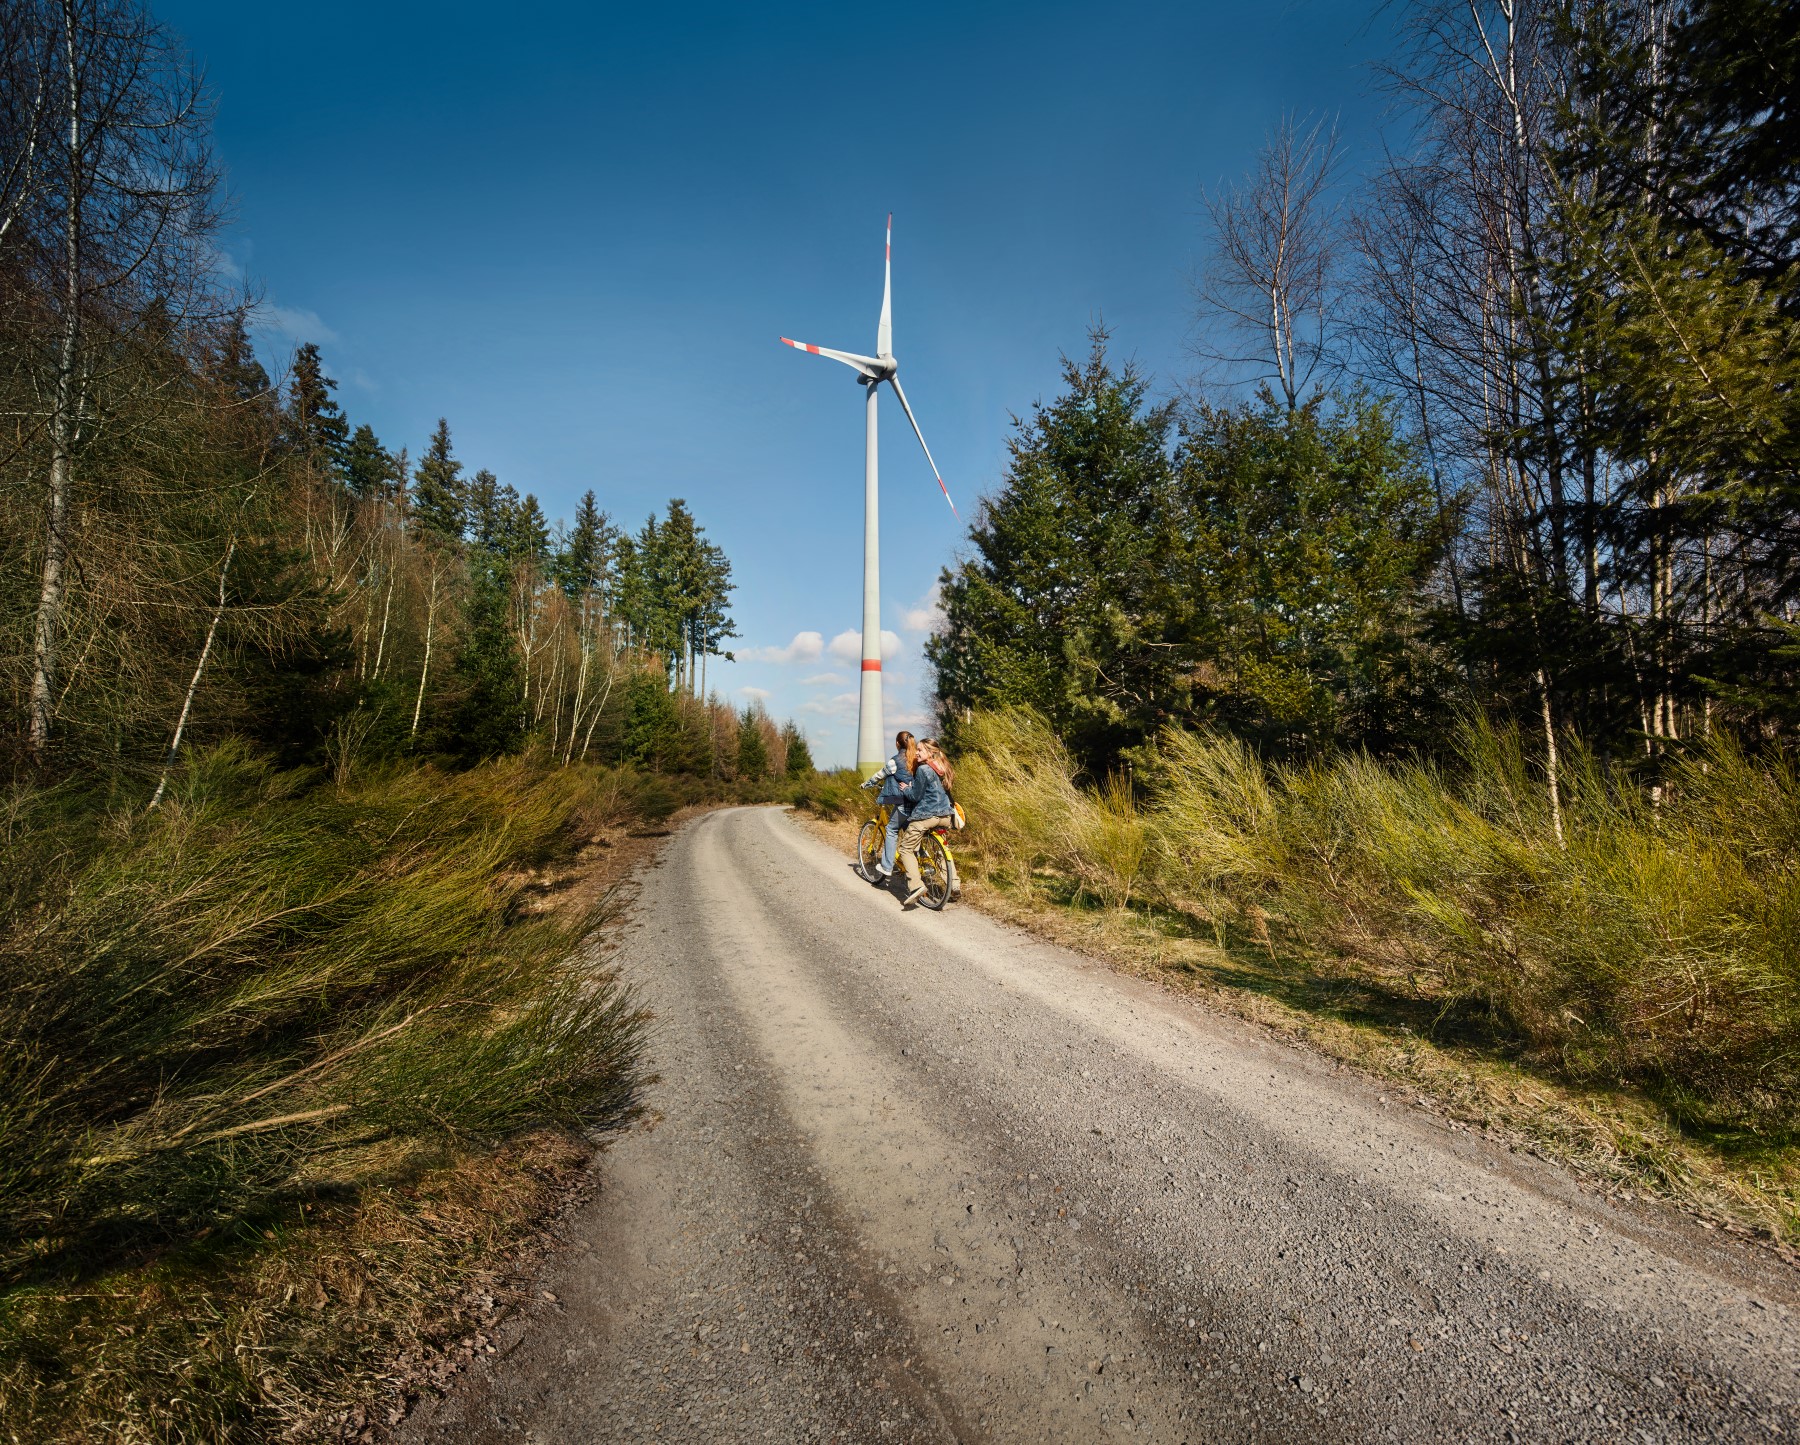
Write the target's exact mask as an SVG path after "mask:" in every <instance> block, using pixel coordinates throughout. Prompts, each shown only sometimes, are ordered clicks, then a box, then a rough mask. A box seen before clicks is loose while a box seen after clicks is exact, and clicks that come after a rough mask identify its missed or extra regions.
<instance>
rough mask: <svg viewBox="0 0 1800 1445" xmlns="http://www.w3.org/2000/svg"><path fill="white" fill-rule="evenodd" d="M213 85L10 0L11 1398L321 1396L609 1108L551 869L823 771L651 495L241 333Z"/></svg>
mask: <svg viewBox="0 0 1800 1445" xmlns="http://www.w3.org/2000/svg"><path fill="white" fill-rule="evenodd" d="M211 106H212V100H211V97H210V95H209V94H208V92H207V90H206V88H205V86H204V84H203V83H202V80H201V76H200V71H199V68H198V66H197V64H196V63H195V62H194V61H193V60H192V59H191V58H190V57H189V55H188V54H187V52H186V50H185V49H184V48H183V45H182V43H181V41H180V39H179V37H177V36H175V35H174V34H173V33H172V32H171V31H169V30H168V29H167V28H166V27H164V26H163V25H161V24H159V23H158V21H157V20H156V18H155V17H154V16H153V15H151V14H150V13H149V12H148V11H146V10H145V9H144V8H143V7H142V6H140V5H138V4H136V3H132V0H68V3H50V0H24V3H16V4H14V3H9V4H7V5H5V6H0V481H3V482H4V485H5V489H6V496H7V505H6V507H5V509H4V511H3V512H0V577H3V579H4V580H0V589H3V602H0V674H3V675H4V691H5V695H6V699H7V709H6V718H5V721H4V724H3V725H0V768H3V770H4V772H5V775H6V776H5V783H4V787H5V792H4V801H3V803H0V850H3V854H4V858H5V862H6V868H5V878H4V881H3V882H0V1040H4V1042H5V1048H4V1049H3V1050H0V1200H4V1207H0V1419H4V1421H5V1427H4V1428H5V1432H6V1433H9V1435H10V1436H11V1438H30V1439H33V1440H43V1441H50V1440H71V1441H73V1440H89V1439H93V1438H96V1437H97V1436H98V1435H100V1434H109V1435H110V1434H114V1433H115V1432H117V1431H119V1430H124V1431H126V1432H127V1434H126V1436H125V1437H124V1438H133V1439H145V1438H166V1439H205V1440H214V1441H224V1440H230V1439H240V1438H257V1439H261V1438H273V1437H274V1436H276V1435H280V1434H283V1433H284V1432H289V1433H298V1434H311V1435H324V1434H330V1435H332V1436H333V1438H336V1434H337V1432H338V1430H339V1427H340V1426H341V1425H342V1422H343V1419H344V1418H345V1417H344V1416H343V1415H342V1413H341V1412H342V1410H343V1409H345V1408H347V1407H346V1406H345V1405H344V1403H343V1402H344V1401H346V1400H349V1399H354V1398H355V1397H357V1396H359V1395H362V1394H366V1393H368V1391H370V1390H371V1389H372V1388H373V1385H372V1383H371V1382H372V1380H373V1378H374V1372H375V1371H377V1370H379V1369H381V1368H384V1367H385V1362H388V1361H391V1359H392V1358H393V1357H394V1355H395V1354H396V1352H398V1351H399V1350H400V1349H401V1348H402V1347H403V1346H406V1345H408V1344H416V1343H417V1342H418V1341H420V1340H426V1339H432V1338H434V1337H435V1336H436V1334H437V1333H439V1332H447V1331H451V1330H454V1329H455V1328H456V1327H457V1324H458V1321H459V1319H460V1316H459V1315H458V1310H459V1309H461V1308H462V1306H461V1304H460V1303H459V1301H461V1300H462V1298H463V1291H464V1290H465V1289H467V1288H472V1287H473V1285H474V1283H476V1282H478V1281H480V1280H482V1279H488V1278H491V1274H484V1273H483V1271H490V1272H491V1270H492V1269H493V1268H494V1262H495V1260H497V1259H498V1258H499V1257H500V1256H501V1255H502V1254H503V1253H504V1251H505V1250H507V1249H508V1248H511V1247H512V1246H513V1245H515V1244H516V1243H517V1241H518V1240H519V1239H520V1238H521V1237H522V1235H523V1234H524V1233H526V1232H527V1231H529V1230H530V1229H532V1228H535V1227H537V1221H538V1220H539V1218H540V1217H541V1216H542V1214H543V1213H544V1211H546V1210H548V1209H550V1208H552V1207H553V1204H554V1201H555V1199H556V1198H557V1197H560V1196H559V1195H558V1190H560V1189H565V1188H566V1187H567V1184H568V1181H569V1180H570V1179H572V1178H574V1177H575V1176H576V1175H578V1174H579V1172H580V1170H581V1169H582V1167H583V1165H584V1161H585V1160H586V1158H587V1157H588V1156H589V1154H590V1153H591V1152H592V1147H593V1146H592V1143H591V1140H592V1138H593V1137H595V1136H596V1132H597V1131H603V1130H605V1129H607V1128H610V1127H615V1126H617V1125H619V1124H621V1123H623V1122H626V1121H628V1120H630V1119H632V1118H633V1117H635V1114H636V1111H637V1110H638V1107H639V1104H638V1094H637V1091H638V1089H639V1087H640V1084H641V1082H642V1080H643V1077H644V1072H645V1071H644V1067H643V1061H642V1056H641V1043H642V1038H643V1034H644V1026H645V1019H644V1016H643V1014H642V1013H641V1011H640V1010H639V1009H638V1007H637V1006H636V1004H635V1003H634V1001H633V998H632V996H631V994H630V992H629V990H628V989H627V988H625V987H624V985H622V984H621V983H620V982H619V980H618V979H617V977H616V976H615V974H614V973H613V972H612V971H611V969H610V968H608V967H605V966H603V965H602V964H599V963H597V962H596V961H595V960H594V958H592V957H590V956H589V955H588V954H587V953H586V952H585V951H584V950H585V949H587V948H590V947H594V946H596V945H595V944H594V943H593V942H592V940H593V939H595V938H597V937H599V936H600V933H597V932H596V930H600V931H601V932H603V931H604V929H605V926H606V925H607V924H608V923H609V922H610V920H612V919H613V918H614V917H615V916H616V914H617V911H618V910H617V904H616V902H615V901H614V899H613V897H612V895H611V894H610V893H609V892H607V891H606V890H605V889H603V888H600V887H599V886H598V885H595V886H593V887H589V886H588V885H587V884H585V883H581V882H580V880H583V879H587V878H589V877H590V876H591V877H594V878H600V877H603V876H605V868H606V866H607V864H606V861H605V860H606V858H607V857H608V856H609V855H611V854H616V855H618V856H624V857H632V856H635V854H634V853H633V849H634V848H641V847H643V846H644V845H642V844H638V843H634V842H633V839H634V838H637V837H644V836H655V835H656V834H657V833H659V831H660V830H661V825H662V824H663V823H664V821H665V820H666V819H667V818H668V817H669V816H670V814H671V813H673V812H674V811H675V810H676V809H677V808H678V807H680V806H682V805H683V804H686V803H700V802H704V801H709V800H722V799H726V798H737V799H745V800H748V799H763V800H767V799H771V798H774V797H776V796H778V795H780V790H782V789H790V790H791V787H792V786H796V785H803V784H804V783H805V780H806V779H808V778H810V777H811V776H812V772H813V769H812V760H811V757H810V753H809V749H808V746H807V742H806V739H805V738H804V737H803V736H802V734H801V733H800V732H799V730H798V729H797V728H796V727H795V726H794V725H793V724H791V723H789V724H788V725H786V726H785V727H778V726H777V725H776V724H775V723H774V722H773V721H772V720H771V719H770V718H769V717H768V716H767V715H766V713H765V712H764V711H763V710H762V709H761V707H760V706H752V707H749V708H742V709H738V708H733V707H731V706H729V705H727V704H725V703H723V702H721V701H720V700H719V699H718V698H717V696H716V695H709V693H708V690H707V683H708V675H707V674H708V663H709V661H713V660H716V659H719V658H721V657H729V656H730V653H729V652H728V651H727V648H728V647H729V644H730V642H731V640H732V639H733V638H734V637H735V636H736V635H737V629H736V626H735V624H734V622H733V619H732V614H731V602H732V595H733V580H732V568H731V562H730V559H729V558H728V557H727V556H726V554H725V552H724V550H723V548H721V547H720V546H719V545H718V543H716V542H715V541H713V540H712V539H710V538H709V537H708V536H707V533H706V529H705V527H704V526H703V524H702V523H701V521H700V520H699V519H698V518H697V517H696V516H695V514H694V512H693V510H692V509H691V508H690V507H689V506H688V505H687V503H686V502H685V501H684V500H683V499H681V498H674V499H672V500H670V501H669V502H668V504H667V506H666V507H665V508H663V509H662V510H661V511H659V512H658V513H655V514H653V515H651V516H650V517H648V518H647V519H646V520H645V521H644V522H643V523H642V524H641V525H640V526H638V527H637V528H636V529H635V530H633V529H632V528H631V527H630V526H628V525H625V524H623V523H618V522H615V521H614V519H613V518H611V517H610V516H609V515H608V513H607V512H606V511H605V510H604V509H603V508H602V506H601V503H600V500H599V498H598V496H597V493H596V490H589V491H587V492H586V494H585V495H584V496H583V497H582V498H581V500H580V503H579V505H578V506H577V508H576V509H575V514H574V516H573V518H572V519H568V520H566V521H555V520H552V519H551V518H550V517H549V516H547V515H546V513H545V510H544V508H543V506H542V504H541V503H540V502H539V500H538V498H537V497H536V496H535V495H534V494H533V493H532V492H531V491H530V490H529V489H522V488H521V487H519V486H518V485H516V484H515V483H513V482H511V481H503V480H501V478H500V477H498V476H497V475H495V473H494V472H493V471H492V470H489V469H487V468H483V467H479V466H474V467H472V466H470V465H469V464H468V463H466V462H465V461H464V460H463V458H461V457H460V456H458V454H457V451H456V447H455V444H454V440H453V435H452V431H451V427H450V424H449V422H448V421H447V420H439V421H438V423H437V425H436V427H435V429H434V430H433V431H432V433H431V435H430V436H429V437H426V438H424V439H422V440H420V439H414V447H416V450H414V449H412V448H409V447H408V446H406V445H401V446H399V447H393V446H390V445H389V444H388V443H387V442H384V441H383V439H381V438H380V437H378V436H377V434H376V432H375V430H374V429H373V427H372V426H371V425H370V424H369V423H368V422H367V421H365V420H361V419H358V418H355V417H353V416H351V415H348V414H346V411H345V408H344V406H343V404H342V403H341V402H340V400H339V397H338V388H337V384H336V382H335V380H334V379H333V377H332V376H331V375H330V374H328V367H327V364H326V361H325V359H324V357H323V356H322V355H321V354H320V351H319V348H318V347H317V346H316V345H314V344H310V343H308V344H303V345H300V346H299V347H298V348H297V349H296V350H294V351H292V352H291V353H287V352H286V351H285V350H279V351H278V350H277V349H275V348H273V347H272V338H271V333H269V332H268V331H266V330H264V331H259V329H258V315H259V312H258V309H257V305H256V301H257V298H256V297H255V296H254V295H251V294H247V293H246V291H245V289H244V287H243V284H242V282H241V280H240V279H239V272H238V271H237V269H236V267H235V266H234V265H232V264H231V263H230V261H229V260H228V258H227V257H226V255H225V253H224V251H223V250H222V247H224V246H225V245H226V243H227V235H226V229H225V228H226V219H227V214H228V200H227V194H226V190H225V181H224V174H223V168H222V165H221V163H220V161H219V159H218V157H217V156H216V154H215V152H214V149H213V140H212V120H211ZM265 363H267V364H265ZM272 371H273V374H271V372H272ZM596 869H599V870H601V871H600V872H598V873H596V872H595V871H594V870H596ZM578 884H579V886H578ZM558 1181H562V1182H561V1183H559V1182H558ZM327 1297H330V1298H333V1299H335V1300H337V1301H338V1307H337V1308H334V1309H333V1310H331V1311H327V1312H321V1311H320V1310H319V1309H318V1308H317V1301H319V1300H323V1299H325V1298H327ZM333 1408H335V1409H338V1410H339V1411H340V1414H338V1415H334V1416H330V1417H329V1418H326V1416H325V1415H322V1414H321V1413H320V1412H322V1411H328V1410H329V1409H333ZM352 1433H353V1432H352Z"/></svg>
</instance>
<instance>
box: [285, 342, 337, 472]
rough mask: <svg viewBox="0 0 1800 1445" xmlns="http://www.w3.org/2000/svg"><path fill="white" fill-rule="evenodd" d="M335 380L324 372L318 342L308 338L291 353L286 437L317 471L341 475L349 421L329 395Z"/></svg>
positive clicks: (333, 389)
mask: <svg viewBox="0 0 1800 1445" xmlns="http://www.w3.org/2000/svg"><path fill="white" fill-rule="evenodd" d="M336 390H337V383H336V382H335V381H333V380H332V379H331V378H330V377H329V376H327V375H326V374H325V369H324V365H323V363H322V362H321V361H320V359H319V348H318V346H317V345H316V344H315V343H313V342H311V341H308V342H307V343H306V344H305V345H303V346H302V347H301V348H300V349H299V350H298V351H296V352H295V353H294V372H293V376H292V377H291V378H290V380H289V382H288V406H287V440H288V445H289V446H291V447H293V448H294V449H295V450H296V451H298V452H299V453H300V454H301V455H302V456H304V457H307V458H308V459H309V460H311V461H312V462H313V464H314V465H315V466H317V467H318V468H319V469H320V470H321V471H324V472H326V473H328V474H330V475H333V476H336V477H339V478H341V477H342V476H343V475H344V471H345V464H346V462H347V459H348V453H349V447H350V424H349V423H348V422H347V421H346V420H345V419H344V413H343V409H342V408H341V407H339V405H338V404H337V401H336V399H335V398H333V396H332V392H334V391H336Z"/></svg>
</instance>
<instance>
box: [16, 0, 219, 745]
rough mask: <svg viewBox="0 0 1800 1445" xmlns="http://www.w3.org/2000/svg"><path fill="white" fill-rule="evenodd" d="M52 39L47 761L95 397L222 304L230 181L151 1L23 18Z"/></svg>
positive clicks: (37, 695)
mask: <svg viewBox="0 0 1800 1445" xmlns="http://www.w3.org/2000/svg"><path fill="white" fill-rule="evenodd" d="M14 8H23V9H29V10H30V11H31V12H32V15H33V16H34V17H35V21H36V23H37V24H39V25H41V26H43V27H44V28H45V29H46V30H48V31H49V32H51V33H52V34H53V35H54V40H55V49H54V52H53V55H54V71H53V81H52V84H51V85H50V86H49V93H50V96H51V99H50V101H49V102H48V103H47V104H46V107H45V122H46V125H45V158H44V161H43V164H42V186H43V195H44V198H45V205H44V207H43V213H44V223H43V225H42V226H41V227H39V228H37V231H36V234H34V235H32V236H30V237H28V238H25V237H22V238H20V239H21V241H22V242H23V243H24V244H23V246H22V250H23V251H24V256H23V259H24V261H25V263H26V265H27V266H28V267H29V269H30V271H31V272H33V273H35V277H34V279H35V280H36V281H37V290H38V292H39V294H40V295H41V296H42V297H43V299H44V302H45V304H46V306H47V307H48V310H49V316H48V318H47V320H48V325H49V327H50V330H51V332H52V334H53V337H54V341H53V344H52V345H51V346H50V347H49V348H48V354H49V362H48V365H47V368H46V371H45V374H44V375H43V376H42V377H41V379H40V382H39V389H40V394H41V395H43V396H44V397H45V399H46V406H45V410H44V413H43V416H42V422H43V426H42V434H43V436H44V438H45V440H46V442H47V447H46V452H47V455H46V456H45V461H44V474H43V475H44V492H43V495H44V524H43V544H42V545H43V550H42V563H41V568H40V581H39V587H38V595H37V607H36V622H35V626H34V629H33V637H32V655H31V663H30V669H31V677H30V684H29V690H28V704H27V714H28V715H27V724H26V730H27V748H28V750H29V752H30V754H31V755H32V756H33V757H34V758H36V759H38V760H40V761H41V760H42V759H43V757H44V755H45V753H46V751H47V750H48V748H49V745H50V735H51V730H52V726H53V722H54V718H55V715H56V697H57V672H58V663H59V651H60V643H61V639H62V622H63V613H64V609H65V601H66V592H67V571H68V567H69V563H70V557H69V535H70V534H69V518H70V510H71V507H72V505H73V504H74V499H75V492H76V488H77V485H78V474H77V469H78V466H79V460H80V454H81V450H82V448H83V446H84V444H86V443H88V442H89V441H91V436H90V432H91V428H92V426H93V420H94V419H93V416H92V413H91V408H90V397H91V394H92V392H93V389H94V387H95V386H96V385H97V384H98V383H99V382H100V381H101V380H103V379H104V372H105V370H106V368H107V366H108V360H107V353H106V352H105V350H104V349H103V345H104V343H105V342H107V341H108V340H110V339H112V338H116V337H117V336H118V335H119V334H120V333H121V332H126V331H129V330H130V329H132V328H133V327H134V326H135V325H137V324H139V323H140V322H141V321H142V319H143V318H145V317H146V316H148V315H151V314H152V308H151V306H150V304H149V303H150V302H151V301H152V300H154V301H155V308H154V314H155V315H157V316H158V317H160V318H161V321H162V323H163V324H172V323H173V322H174V321H177V320H179V319H182V318H184V317H188V316H191V315H193V314H194V313H196V312H197V311H199V310H200V309H202V308H205V307H208V306H210V305H213V304H216V303H215V288H214V274H213V270H212V267H211V264H210V262H211V256H210V251H209V237H210V235H211V234H212V232H213V230H214V228H215V226H216V224H217V221H218V218H219V183H218V175H217V172H216V170H215V168H214V166H213V162H212V157H211V153H210V149H209V144H208V126H207V121H208V117H207V115H206V112H205V105H204V92H203V90H202V87H201V83H200V80H199V77H198V76H197V74H196V73H195V72H194V71H193V70H192V69H191V67H190V66H189V64H188V62H187V59H186V56H185V55H184V54H183V53H182V52H181V50H180V49H179V47H178V46H177V45H176V44H175V42H174V40H173V39H172V38H171V37H170V36H169V35H168V33H167V32H166V31H164V30H163V29H162V28H161V27H159V26H158V25H156V24H155V23H154V22H153V21H152V20H151V19H150V17H149V15H148V14H147V13H146V12H145V11H144V10H143V9H142V8H141V7H140V6H138V5H136V4H132V3H119V0H61V3H60V4H58V5H55V6H54V7H52V6H50V5H49V4H47V3H44V0H34V3H32V4H30V5H28V6H24V7H14Z"/></svg>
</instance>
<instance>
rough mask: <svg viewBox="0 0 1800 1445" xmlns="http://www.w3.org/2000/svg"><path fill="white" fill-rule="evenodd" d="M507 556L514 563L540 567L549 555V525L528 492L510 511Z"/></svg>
mask: <svg viewBox="0 0 1800 1445" xmlns="http://www.w3.org/2000/svg"><path fill="white" fill-rule="evenodd" d="M508 520H509V522H510V524H511V525H510V527H509V528H508V534H507V549H506V551H507V556H508V557H510V558H511V559H512V560H513V561H515V562H523V563H526V564H527V565H529V566H533V567H537V566H541V565H542V564H543V563H544V561H545V560H546V559H547V558H548V557H549V555H550V523H549V522H548V521H547V520H546V519H545V517H544V509H543V507H542V506H541V505H539V503H538V499H537V498H536V497H535V496H533V495H532V494H531V493H530V492H527V493H526V494H525V496H524V498H523V499H522V500H521V501H519V502H518V504H517V505H516V506H514V507H513V509H512V515H511V517H510V518H509V519H508Z"/></svg>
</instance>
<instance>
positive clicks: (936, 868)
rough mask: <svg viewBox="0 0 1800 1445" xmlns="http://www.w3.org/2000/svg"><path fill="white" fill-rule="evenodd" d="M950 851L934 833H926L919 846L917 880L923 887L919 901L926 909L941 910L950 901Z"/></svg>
mask: <svg viewBox="0 0 1800 1445" xmlns="http://www.w3.org/2000/svg"><path fill="white" fill-rule="evenodd" d="M951 866H952V865H951V862H950V850H949V849H947V848H946V847H944V840H943V839H942V838H940V837H938V835H937V834H936V833H927V834H926V835H925V841H924V842H923V843H921V844H920V845H919V878H920V881H921V882H923V883H924V885H925V896H924V897H923V898H921V899H920V900H919V902H920V903H922V904H924V905H925V907H927V908H942V907H943V906H944V905H945V904H946V903H948V902H949V901H950V871H951Z"/></svg>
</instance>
